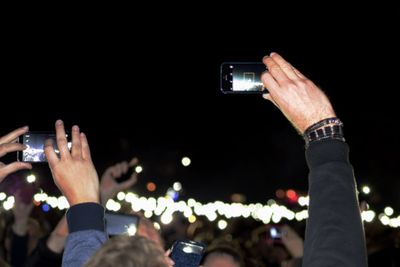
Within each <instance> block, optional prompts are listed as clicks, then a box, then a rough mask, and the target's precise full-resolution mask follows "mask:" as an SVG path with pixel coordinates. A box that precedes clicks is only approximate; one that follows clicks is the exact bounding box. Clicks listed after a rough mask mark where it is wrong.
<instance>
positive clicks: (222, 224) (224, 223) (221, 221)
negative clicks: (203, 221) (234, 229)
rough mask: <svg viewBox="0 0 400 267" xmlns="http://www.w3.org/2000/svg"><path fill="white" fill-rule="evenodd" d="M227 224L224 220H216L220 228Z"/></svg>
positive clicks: (222, 228)
mask: <svg viewBox="0 0 400 267" xmlns="http://www.w3.org/2000/svg"><path fill="white" fill-rule="evenodd" d="M227 226H228V223H227V222H226V221H225V220H219V221H218V228H219V229H220V230H224V229H225V228H226V227H227Z"/></svg>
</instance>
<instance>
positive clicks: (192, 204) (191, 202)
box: [187, 198, 196, 207]
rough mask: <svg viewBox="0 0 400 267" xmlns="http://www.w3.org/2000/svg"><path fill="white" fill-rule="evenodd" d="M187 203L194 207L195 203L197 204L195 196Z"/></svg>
mask: <svg viewBox="0 0 400 267" xmlns="http://www.w3.org/2000/svg"><path fill="white" fill-rule="evenodd" d="M187 204H188V206H189V207H194V205H196V200H194V199H193V198H189V199H188V201H187Z"/></svg>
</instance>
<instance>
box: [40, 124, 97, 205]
mask: <svg viewBox="0 0 400 267" xmlns="http://www.w3.org/2000/svg"><path fill="white" fill-rule="evenodd" d="M56 136H57V146H58V149H59V151H60V156H61V158H58V156H57V154H56V152H55V151H54V148H53V142H52V140H50V139H49V140H47V141H46V144H45V154H46V158H47V160H48V162H49V166H50V169H51V172H52V175H53V179H54V182H55V183H56V185H57V186H58V188H59V189H60V190H61V192H62V193H63V195H64V196H65V197H66V198H67V200H68V202H69V204H70V206H73V205H76V204H79V203H84V202H95V203H99V179H98V176H97V172H96V169H95V168H94V166H93V163H92V159H91V156H90V149H89V144H88V141H87V139H86V135H85V134H84V133H80V132H79V127H78V126H74V127H72V149H71V152H70V151H69V149H68V142H67V138H66V137H65V129H64V123H63V122H62V121H61V120H58V121H57V122H56Z"/></svg>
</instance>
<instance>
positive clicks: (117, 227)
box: [105, 211, 139, 236]
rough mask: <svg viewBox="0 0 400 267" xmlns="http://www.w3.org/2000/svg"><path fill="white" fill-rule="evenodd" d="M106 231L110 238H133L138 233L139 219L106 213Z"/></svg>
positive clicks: (134, 216) (128, 215)
mask: <svg viewBox="0 0 400 267" xmlns="http://www.w3.org/2000/svg"><path fill="white" fill-rule="evenodd" d="M105 220H106V230H107V234H108V235H109V236H115V235H130V236H133V235H135V234H136V232H137V228H138V225H139V217H138V216H136V215H130V214H121V213H113V212H108V211H107V212H106V213H105Z"/></svg>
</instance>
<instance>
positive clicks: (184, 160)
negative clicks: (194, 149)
mask: <svg viewBox="0 0 400 267" xmlns="http://www.w3.org/2000/svg"><path fill="white" fill-rule="evenodd" d="M181 162H182V165H183V166H185V167H187V166H189V165H190V163H191V162H192V161H191V160H190V158H188V157H183V158H182V161H181Z"/></svg>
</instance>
